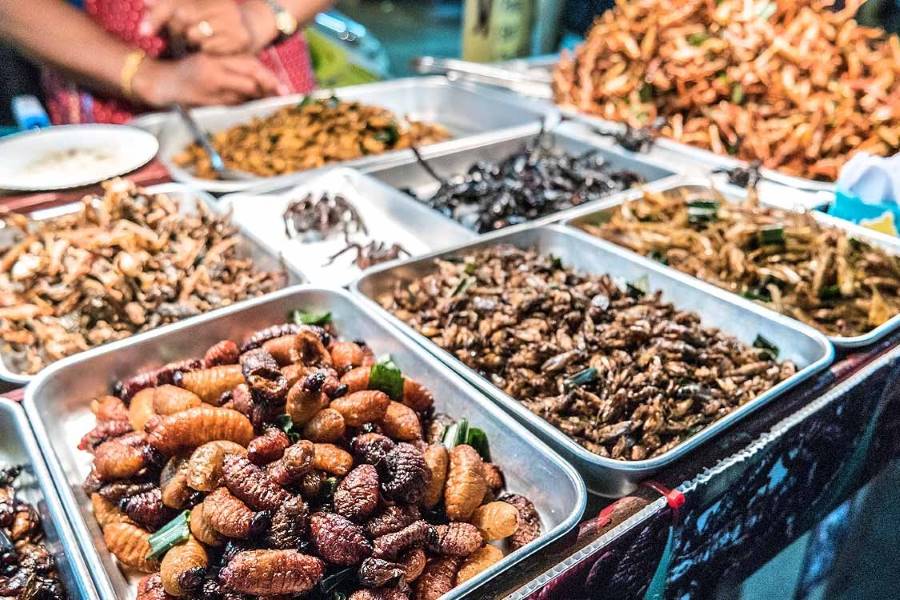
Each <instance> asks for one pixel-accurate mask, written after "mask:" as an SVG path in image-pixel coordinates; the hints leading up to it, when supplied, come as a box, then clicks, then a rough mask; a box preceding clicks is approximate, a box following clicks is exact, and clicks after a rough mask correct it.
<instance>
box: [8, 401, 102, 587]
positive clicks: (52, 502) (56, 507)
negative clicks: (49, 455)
mask: <svg viewBox="0 0 900 600" xmlns="http://www.w3.org/2000/svg"><path fill="white" fill-rule="evenodd" d="M0 413H8V414H9V415H10V417H11V418H12V420H13V422H14V423H15V426H16V429H17V430H18V431H19V432H20V433H21V434H22V436H21V442H22V445H23V446H24V447H25V453H26V454H27V455H28V458H29V460H30V461H31V465H30V467H31V469H32V470H33V471H34V475H35V478H36V480H37V483H38V486H39V487H40V489H41V494H42V495H43V497H44V502H45V503H46V505H47V512H48V513H49V516H50V519H51V520H52V521H53V525H54V527H55V528H56V533H57V535H58V536H59V538H60V540H59V542H60V544H61V546H62V548H63V551H64V552H65V554H66V558H67V559H68V561H69V564H70V566H71V568H72V575H73V577H75V578H76V580H77V581H75V582H73V583H75V584H76V585H78V586H79V591H80V592H81V595H82V597H84V598H93V597H94V596H96V590H95V587H94V581H93V578H92V577H91V576H90V574H89V572H88V570H87V565H86V562H85V560H86V559H85V555H84V552H83V551H82V550H81V546H80V545H79V544H78V542H77V538H76V536H75V531H74V528H73V527H72V523H71V522H70V520H69V516H68V514H67V512H66V511H65V510H64V508H63V503H62V499H61V497H60V495H59V491H58V490H57V489H56V484H55V483H54V482H53V478H52V477H51V475H50V471H49V469H48V466H47V462H46V457H45V456H44V453H43V452H42V451H41V448H40V446H39V445H38V443H37V437H36V435H35V433H34V430H33V428H32V426H31V424H30V422H29V419H28V418H27V416H26V412H25V410H24V409H23V407H22V406H20V405H19V404H18V403H16V402H13V401H12V400H10V399H8V398H4V397H0ZM73 591H74V590H73Z"/></svg>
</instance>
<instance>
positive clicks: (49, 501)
mask: <svg viewBox="0 0 900 600" xmlns="http://www.w3.org/2000/svg"><path fill="white" fill-rule="evenodd" d="M12 465H21V466H22V467H23V469H22V473H21V474H20V475H19V477H18V478H17V479H16V483H15V488H16V492H17V494H16V495H17V497H19V498H20V499H22V500H24V501H26V502H28V503H29V504H30V505H31V506H34V507H36V508H37V509H38V512H39V513H40V517H41V526H42V527H43V530H44V539H43V543H44V545H45V546H46V547H47V548H48V549H49V550H50V553H51V554H52V555H53V558H54V560H55V561H56V566H57V569H58V570H59V574H60V577H61V579H62V581H63V584H64V585H65V587H66V591H68V592H69V596H70V598H71V599H72V600H94V599H95V598H97V593H96V591H95V590H94V586H93V583H92V582H91V578H90V576H89V575H88V570H87V566H86V562H85V559H84V556H83V555H82V552H81V550H80V549H79V546H78V543H77V542H76V538H75V534H74V532H73V531H72V527H71V526H70V525H69V521H68V520H67V519H66V512H65V510H64V509H63V506H62V503H61V502H60V500H59V496H58V495H57V493H56V490H55V489H54V487H53V481H52V479H51V478H50V473H49V472H48V471H47V466H46V465H45V464H44V458H43V456H42V455H41V450H40V448H39V447H38V443H37V442H36V441H35V439H34V434H33V433H32V431H31V427H30V426H29V425H28V421H27V420H26V418H25V411H23V410H22V407H21V406H19V405H18V404H16V403H15V402H12V401H10V400H7V399H5V398H0V466H4V467H5V466H12Z"/></svg>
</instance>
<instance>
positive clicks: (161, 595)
mask: <svg viewBox="0 0 900 600" xmlns="http://www.w3.org/2000/svg"><path fill="white" fill-rule="evenodd" d="M135 600H174V596H170V595H169V594H167V593H166V590H165V589H163V584H162V577H161V576H160V574H159V573H154V574H152V575H146V576H145V577H144V578H143V579H141V582H140V583H139V584H138V590H137V598H136V599H135Z"/></svg>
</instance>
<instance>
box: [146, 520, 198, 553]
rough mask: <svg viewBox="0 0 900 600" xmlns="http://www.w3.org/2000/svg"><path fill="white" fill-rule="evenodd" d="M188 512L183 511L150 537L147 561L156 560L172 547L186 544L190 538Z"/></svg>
mask: <svg viewBox="0 0 900 600" xmlns="http://www.w3.org/2000/svg"><path fill="white" fill-rule="evenodd" d="M189 519H190V511H187V510H184V511H181V513H179V515H178V516H177V517H175V518H174V519H172V520H171V521H169V522H168V523H166V524H165V525H163V526H162V528H161V529H159V530H158V531H157V532H156V533H154V534H153V535H151V536H150V540H149V541H150V552H149V553H148V554H147V560H156V559H158V558H159V557H161V556H162V555H163V554H165V553H166V552H168V551H169V549H170V548H172V547H173V546H177V545H178V544H181V543H183V542H186V541H187V540H188V538H189V537H190V536H191V527H190V520H189Z"/></svg>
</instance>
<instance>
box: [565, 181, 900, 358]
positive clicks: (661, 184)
mask: <svg viewBox="0 0 900 600" xmlns="http://www.w3.org/2000/svg"><path fill="white" fill-rule="evenodd" d="M654 183H656V184H658V185H656V186H653V185H652V184H651V185H649V186H644V188H642V189H648V190H651V191H654V192H666V191H669V190H674V189H677V188H680V187H693V186H701V187H711V188H713V189H715V190H717V191H718V192H720V193H721V194H722V195H723V196H725V197H726V199H728V200H733V199H734V198H733V197H734V196H737V197H743V196H745V195H746V193H747V192H746V190H743V189H742V188H739V187H737V186H733V185H727V184H726V185H712V184H710V182H708V181H704V180H703V179H702V178H697V177H682V178H676V177H667V178H666V179H660V180H659V181H657V182H654ZM637 197H638V196H637V195H628V196H626V195H625V194H624V193H623V194H620V195H618V196H616V197H615V198H610V200H609V202H606V203H604V204H603V205H602V206H600V205H597V206H595V207H589V206H587V205H583V206H579V207H577V209H578V210H576V211H573V213H572V214H571V215H569V216H568V217H567V218H565V219H563V220H562V221H560V223H559V224H560V225H562V226H564V227H567V228H569V229H571V230H572V231H575V232H577V233H579V234H584V233H585V232H583V231H582V230H581V229H580V228H579V227H577V226H576V224H575V222H576V221H578V220H580V219H583V218H585V217H589V216H591V215H594V214H596V213H599V212H601V211H606V210H609V209H611V208H613V207H614V206H618V205H619V204H622V203H623V202H628V201H630V200H634V199H637ZM760 202H761V203H762V204H765V205H766V206H770V207H772V208H777V209H779V210H794V211H800V210H801V209H800V208H797V207H795V208H787V207H786V206H784V205H779V204H773V203H772V202H766V201H764V200H760ZM803 212H808V213H809V214H810V215H811V216H812V218H813V219H815V220H816V221H818V222H819V223H820V224H822V225H823V226H825V227H832V228H834V229H840V230H841V231H844V232H845V233H846V234H847V235H848V236H850V237H860V238H863V240H864V241H865V242H866V243H868V244H870V245H872V246H877V247H878V248H880V249H882V250H884V251H885V252H888V253H890V254H894V255H897V256H900V239H897V240H895V239H893V238H889V237H887V236H883V235H882V234H879V233H878V232H875V231H869V230H867V229H865V228H864V227H861V226H859V225H857V224H856V223H851V222H850V221H845V220H844V219H838V218H835V217H832V216H831V215H829V214H827V213H823V212H821V211H818V210H803ZM586 235H590V234H586ZM591 237H593V238H594V239H597V240H600V241H602V242H604V243H611V242H607V241H606V240H603V239H602V238H597V237H596V236H591ZM613 245H614V246H616V247H618V248H621V249H622V250H624V251H625V252H627V253H628V254H629V255H630V256H633V257H636V258H640V259H642V261H649V259H647V257H645V256H643V255H641V254H638V253H637V252H634V251H632V250H629V249H628V248H625V247H624V246H618V245H617V244H613ZM649 262H652V263H654V264H657V265H658V263H656V262H655V261H649ZM659 266H662V267H663V268H664V269H668V270H670V271H675V272H678V273H680V274H682V275H687V276H688V277H690V278H691V279H693V280H694V281H696V282H697V283H698V284H699V285H701V286H703V287H709V288H713V289H717V290H722V291H726V290H723V288H720V287H718V286H717V285H715V284H713V283H710V282H708V281H705V280H703V279H700V278H698V277H694V276H693V275H689V274H687V273H684V272H683V271H678V270H677V269H673V268H671V267H667V266H665V265H659ZM727 293H729V294H731V295H732V297H734V298H735V299H739V300H745V299H744V298H741V297H740V296H738V295H737V294H733V293H731V292H727ZM757 306H760V308H763V309H764V310H768V311H771V312H772V313H774V314H777V315H780V316H782V317H784V318H787V319H791V320H792V321H795V322H797V323H801V324H803V325H806V324H805V323H802V322H801V321H797V320H796V319H793V318H792V317H788V316H787V315H783V314H782V313H779V312H777V311H775V310H774V309H772V308H768V307H765V306H762V305H757ZM807 327H811V326H810V325H807ZM898 328H900V314H896V315H894V316H893V317H891V318H890V319H889V320H888V321H886V322H884V323H882V324H881V325H879V326H878V327H874V328H872V329H870V330H869V331H867V332H866V333H861V334H859V335H855V336H837V335H827V334H825V333H823V332H820V333H822V335H825V337H826V338H827V339H828V341H830V342H831V343H832V344H834V345H835V346H836V347H838V348H861V347H864V346H868V345H869V344H874V343H875V342H877V341H878V340H880V339H882V338H883V337H885V336H886V335H888V334H890V333H891V332H893V331H895V330H896V329H898ZM813 329H815V328H813ZM816 331H818V330H816Z"/></svg>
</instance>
